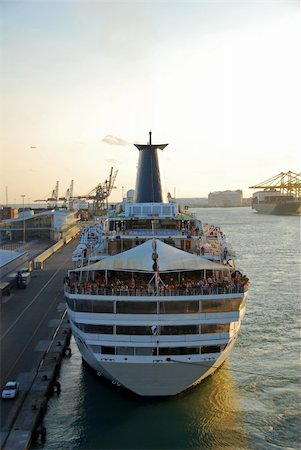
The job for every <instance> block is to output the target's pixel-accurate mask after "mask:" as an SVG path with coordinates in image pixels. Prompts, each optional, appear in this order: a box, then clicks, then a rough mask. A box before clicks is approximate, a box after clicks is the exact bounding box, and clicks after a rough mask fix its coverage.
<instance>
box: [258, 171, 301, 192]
mask: <svg viewBox="0 0 301 450" xmlns="http://www.w3.org/2000/svg"><path fill="white" fill-rule="evenodd" d="M249 189H264V190H275V189H277V190H279V191H280V192H281V193H285V194H288V195H294V196H296V197H298V198H299V197H301V173H295V172H292V171H291V170H289V171H288V172H281V173H279V174H278V175H276V176H274V177H273V178H270V179H268V180H266V181H263V182H262V183H259V184H256V185H255V186H250V188H249Z"/></svg>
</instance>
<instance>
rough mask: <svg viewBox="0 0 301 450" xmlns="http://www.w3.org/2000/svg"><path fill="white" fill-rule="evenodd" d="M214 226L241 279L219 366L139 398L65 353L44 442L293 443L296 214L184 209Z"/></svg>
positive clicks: (296, 425)
mask: <svg viewBox="0 0 301 450" xmlns="http://www.w3.org/2000/svg"><path fill="white" fill-rule="evenodd" d="M193 212H195V213H196V214H197V215H198V216H199V217H200V218H202V219H203V221H204V222H206V221H208V222H211V221H212V222H214V223H216V224H218V225H220V226H222V227H223V229H224V232H225V234H226V236H227V238H228V240H229V241H230V242H231V243H232V245H233V247H234V248H235V250H236V252H237V254H238V258H239V266H240V267H241V268H242V269H243V270H244V271H245V272H246V274H247V275H248V277H249V278H250V280H251V286H250V298H249V302H248V307H247V315H246V317H245V320H244V322H243V325H242V329H241V332H240V335H239V338H238V342H237V344H236V346H235V348H234V350H233V352H232V354H231V357H230V358H229V360H228V361H227V362H226V363H225V365H224V366H223V367H222V368H221V369H220V370H219V371H217V372H216V373H215V374H214V375H213V376H212V377H210V378H208V379H206V380H205V381H204V382H203V383H202V384H201V385H199V386H197V387H196V388H194V389H191V390H189V391H187V392H185V393H183V394H181V395H179V396H177V397H176V398H169V399H164V400H144V399H139V398H136V397H134V396H132V395H129V394H126V393H125V392H124V391H122V390H120V389H118V388H116V387H114V386H111V385H108V384H105V383H103V382H101V381H100V380H99V379H98V378H97V377H96V376H95V375H94V374H92V373H91V372H90V371H89V370H88V369H87V368H86V367H85V366H83V364H82V360H81V356H80V354H79V352H78V350H77V348H76V346H75V344H74V342H73V341H72V351H73V354H72V357H71V358H70V359H65V360H64V363H63V365H62V369H61V374H60V382H61V385H62V393H61V395H60V397H53V398H52V399H51V400H50V402H49V408H48V412H47V415H46V417H45V419H44V425H45V426H46V428H47V442H46V444H44V445H42V444H38V445H36V446H35V448H36V449H37V448H43V449H45V450H77V449H81V450H86V449H87V450H88V449H300V448H301V436H300V431H299V429H300V427H301V420H300V403H301V402H300V392H301V384H300V366H301V365H300V341H299V337H300V322H299V319H300V274H301V263H300V217H285V216H283V217H281V216H268V215H259V214H257V213H256V212H253V211H252V210H251V209H250V208H229V209H223V208H214V209H206V208H204V209H202V208H198V209H194V210H193Z"/></svg>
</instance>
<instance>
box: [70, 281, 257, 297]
mask: <svg viewBox="0 0 301 450" xmlns="http://www.w3.org/2000/svg"><path fill="white" fill-rule="evenodd" d="M247 289H248V285H247V284H245V285H237V286H216V287H211V288H177V289H160V288H158V289H156V288H152V287H150V288H146V289H118V288H114V289H111V288H93V287H92V288H85V287H84V286H82V285H77V286H69V285H66V284H65V292H67V293H69V294H77V295H99V296H112V295H114V296H120V297H122V296H125V297H136V296H137V297H148V296H160V297H161V296H163V297H165V296H172V297H178V296H187V295H189V296H195V295H225V294H241V293H243V292H245V291H246V290H247Z"/></svg>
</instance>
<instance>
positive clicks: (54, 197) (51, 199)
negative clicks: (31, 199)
mask: <svg viewBox="0 0 301 450" xmlns="http://www.w3.org/2000/svg"><path fill="white" fill-rule="evenodd" d="M58 201H59V182H58V181H57V182H56V184H55V188H54V189H53V191H52V193H51V194H50V197H47V198H43V199H40V200H35V202H47V203H48V202H52V203H54V206H57V203H58Z"/></svg>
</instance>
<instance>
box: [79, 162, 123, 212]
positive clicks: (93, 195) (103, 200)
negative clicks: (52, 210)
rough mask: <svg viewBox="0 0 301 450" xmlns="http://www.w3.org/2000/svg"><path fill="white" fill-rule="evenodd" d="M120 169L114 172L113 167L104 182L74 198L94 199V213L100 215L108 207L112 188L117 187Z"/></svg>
mask: <svg viewBox="0 0 301 450" xmlns="http://www.w3.org/2000/svg"><path fill="white" fill-rule="evenodd" d="M117 173H118V170H116V171H115V172H113V167H111V171H110V175H109V178H108V179H107V180H105V181H104V182H103V183H99V184H98V185H97V186H96V187H94V188H93V189H92V190H91V191H90V192H88V193H87V194H86V195H78V196H76V197H74V199H75V198H76V199H84V200H93V203H92V210H93V214H94V215H99V214H101V212H102V211H103V210H104V209H106V208H108V198H109V196H110V194H111V192H112V189H116V187H115V186H114V183H115V180H116V176H117Z"/></svg>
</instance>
